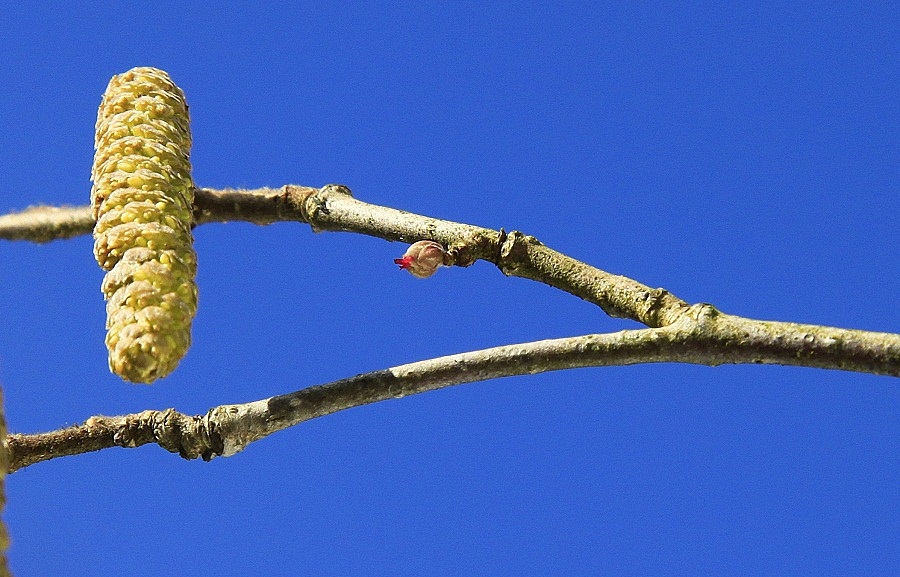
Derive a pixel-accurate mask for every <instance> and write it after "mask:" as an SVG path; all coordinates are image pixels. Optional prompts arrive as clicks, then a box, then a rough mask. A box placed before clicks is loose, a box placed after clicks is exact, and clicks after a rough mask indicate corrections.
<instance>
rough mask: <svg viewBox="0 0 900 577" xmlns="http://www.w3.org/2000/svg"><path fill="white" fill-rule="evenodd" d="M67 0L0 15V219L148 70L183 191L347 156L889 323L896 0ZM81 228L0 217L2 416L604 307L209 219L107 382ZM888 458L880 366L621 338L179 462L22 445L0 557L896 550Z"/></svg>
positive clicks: (894, 476) (888, 568) (891, 444)
mask: <svg viewBox="0 0 900 577" xmlns="http://www.w3.org/2000/svg"><path fill="white" fill-rule="evenodd" d="M87 4H88V3H80V4H77V3H71V4H66V3H57V2H53V3H44V4H37V3H27V4H22V5H19V4H16V3H12V4H10V5H8V6H5V7H4V9H3V11H2V13H0V63H2V66H0V85H2V87H3V97H2V113H0V151H2V153H0V173H2V174H3V184H2V192H0V212H7V211H10V210H14V209H21V208H24V207H26V206H28V205H32V204H37V203H50V204H86V203H87V202H88V198H89V189H90V183H89V173H90V165H91V159H92V154H93V151H92V144H93V141H92V138H93V126H94V121H95V118H96V109H97V105H98V103H99V100H100V95H101V93H102V92H103V90H104V89H105V87H106V84H107V82H108V80H109V78H110V77H111V76H112V75H113V74H116V73H119V72H123V71H125V70H127V69H129V68H131V67H134V66H156V67H160V68H163V69H165V70H167V71H168V72H169V73H170V74H171V76H172V77H173V79H174V80H175V81H176V82H177V83H178V84H179V85H180V86H181V87H182V88H183V89H184V90H185V92H186V94H187V98H188V102H189V104H190V106H191V113H192V121H193V134H194V151H193V165H194V176H195V180H196V182H197V184H198V185H200V186H208V187H225V186H234V187H255V186H264V185H271V186H280V185H282V184H287V183H295V184H303V185H311V186H321V185H324V184H326V183H332V182H337V183H343V184H346V185H348V186H350V187H351V188H352V190H353V191H354V194H355V195H356V196H357V197H358V198H360V199H362V200H365V201H368V202H374V203H378V204H385V205H389V206H394V207H397V208H402V209H405V210H409V211H413V212H418V213H423V214H427V215H431V216H436V217H441V218H446V219H450V220H456V221H461V222H467V223H471V224H478V225H483V226H487V227H492V228H500V227H504V228H506V229H507V230H513V229H516V230H521V231H524V232H526V233H528V234H532V235H535V236H537V237H538V238H539V239H540V240H542V241H543V242H545V243H546V244H549V245H550V246H552V247H554V248H556V249H559V250H562V251H563V252H566V253H568V254H571V255H572V256H575V257H577V258H580V259H583V260H585V261H587V262H589V263H590V264H592V265H595V266H598V267H600V268H602V269H605V270H608V271H611V272H614V273H618V274H624V275H628V276H631V277H633V278H635V279H637V280H639V281H641V282H643V283H646V284H648V285H650V286H654V287H656V286H662V287H665V288H667V289H669V290H670V291H672V292H674V293H675V294H676V295H678V296H680V297H682V298H684V299H685V300H688V301H690V302H710V303H713V304H715V305H716V306H718V307H719V308H720V309H722V310H724V311H726V312H730V313H735V314H740V315H745V316H751V317H755V318H765V319H777V320H791V321H797V322H808V323H820V324H827V325H836V326H842V327H852V328H861V329H870V330H880V331H889V332H897V331H900V311H898V306H897V282H898V278H900V255H898V244H900V242H898V241H900V238H898V236H900V235H898V216H900V201H898V185H900V169H898V159H900V139H898V134H900V111H898V108H900V107H898V86H900V74H898V72H900V61H898V60H900V56H898V48H897V47H898V45H900V25H898V13H897V4H896V3H893V2H885V3H870V2H866V3H860V2H829V3H822V4H821V5H818V6H813V5H809V4H806V3H803V4H802V5H801V4H800V3H761V2H754V3H750V4H751V5H752V7H747V6H745V5H744V3H721V2H694V3H690V6H687V7H673V6H669V5H662V4H657V3H640V4H638V3H631V2H625V3H610V5H609V6H604V5H602V4H600V3H569V4H558V3H548V4H545V5H542V4H532V3H503V4H502V7H500V3H460V2H453V3H448V4H444V5H428V4H423V3H421V2H409V3H383V4H376V3H356V4H352V5H345V4H344V3H340V4H335V5H323V4H313V3H310V4H304V3H296V4H292V5H288V4H281V5H275V4H273V3H266V2H255V3H223V4H224V5H222V6H215V7H213V6H211V4H212V3H206V2H203V3H196V5H191V4H189V3H188V4H180V5H178V7H177V8H176V7H174V6H173V7H165V5H164V4H158V5H157V4H148V3H121V4H114V3H102V2H97V3H90V4H91V7H89V8H83V7H81V6H85V5H87ZM729 4H730V5H729ZM860 5H863V6H860ZM91 244H92V241H91V239H90V238H88V237H82V238H78V239H75V240H70V241H64V242H54V243H51V244H48V245H44V246H38V245H33V244H27V243H10V242H3V243H0V382H2V385H3V388H4V391H5V396H6V412H7V418H8V420H9V424H10V427H11V429H12V430H14V431H19V432H36V431H43V430H51V429H55V428H58V427H61V426H65V425H70V424H73V423H77V422H81V421H83V420H84V419H86V418H87V417H89V416H91V415H95V414H123V413H129V412H137V411H141V410H144V409H163V408H166V407H176V408H177V409H179V410H181V411H184V412H187V413H202V412H205V411H206V410H207V409H208V408H210V407H212V406H215V405H219V404H224V403H238V402H245V401H251V400H256V399H261V398H265V397H268V396H271V395H274V394H280V393H285V392H289V391H292V390H296V389H299V388H303V387H306V386H309V385H313V384H317V383H323V382H328V381H330V380H333V379H338V378H341V377H346V376H350V375H354V374H357V373H361V372H366V371H370V370H377V369H383V368H386V367H390V366H393V365H397V364H401V363H405V362H411V361H415V360H421V359H425V358H430V357H433V356H439V355H444V354H451V353H456V352H462V351H466V350H472V349H479V348H484V347H490V346H495V345H500V344H506V343H513V342H524V341H531V340H537V339H544V338H551V337H563V336H573V335H579V334H585V333H593V332H611V331H617V330H621V329H624V328H636V327H637V325H636V324H635V323H632V322H629V321H622V320H615V319H610V318H607V317H606V316H605V315H604V314H603V313H602V312H601V311H600V310H599V309H597V308H596V307H594V306H591V305H588V304H587V303H584V302H582V301H580V300H578V299H576V298H574V297H571V296H569V295H567V294H564V293H561V292H559V291H556V290H553V289H550V288H549V287H546V286H543V285H541V284H538V283H533V282H528V281H525V280H522V279H510V278H506V277H504V276H503V275H502V274H501V273H500V272H499V271H498V270H497V269H496V268H494V267H492V266H491V265H489V264H486V263H477V264H476V265H474V266H472V267H470V268H468V269H458V268H457V269H450V270H442V271H439V274H437V275H436V276H435V277H433V278H431V279H429V280H425V281H420V280H416V279H414V278H412V277H411V276H409V275H407V274H405V273H401V272H398V271H397V270H396V267H395V266H394V265H393V263H392V259H393V258H395V257H397V256H399V255H400V254H402V252H403V251H404V248H405V247H404V246H402V245H399V244H389V243H387V242H385V241H382V240H379V239H373V238H369V237H363V236H358V235H350V234H334V233H323V234H313V233H312V232H311V231H310V229H309V227H308V226H306V225H301V224H289V223H285V224H277V225H273V226H269V227H257V226H253V225H249V224H243V223H231V224H213V225H205V226H202V227H200V228H198V229H197V230H196V248H197V251H198V253H199V259H200V272H199V285H200V291H201V292H200V295H201V296H200V298H201V301H200V311H199V314H198V316H197V319H196V322H195V325H194V333H193V334H194V346H193V348H192V349H191V351H190V353H189V354H188V356H187V357H186V358H185V360H184V361H183V362H182V364H181V365H180V367H179V368H178V369H177V371H176V372H175V373H174V374H173V375H172V376H171V377H169V378H166V379H165V380H163V381H160V382H158V383H156V384H154V385H153V386H151V387H143V386H133V385H128V384H126V383H124V382H122V381H121V380H119V379H118V378H117V377H115V376H113V375H111V374H110V373H109V372H108V369H107V366H106V349H105V347H104V345H103V336H104V326H103V325H104V305H103V301H102V297H101V294H100V290H99V285H100V280H101V278H102V271H101V270H100V268H99V267H98V266H97V265H96V263H95V262H94V260H93V256H92V253H91ZM898 460H900V390H898V381H897V380H896V379H889V378H886V377H875V376H868V375H856V374H849V373H841V372H828V371H821V370H813V369H802V368H783V367H760V366H746V367H731V366H726V367H718V368H708V367H694V366H680V365H644V366H635V367H619V368H606V369H589V370H577V371H569V372H565V373H555V374H544V375H537V376H531V377H523V378H509V379H503V380H498V381H493V382H486V383H478V384H470V385H463V386H459V387H453V388H451V389H447V390H443V391H438V392H435V393H430V394H425V395H419V396H416V397H411V398H405V399H402V400H396V401H391V402H385V403H381V404H377V405H372V406H368V407H362V408H357V409H353V410H349V411H345V412H343V413H339V414H336V415H332V416H329V417H326V418H322V419H318V420H315V421H312V422H309V423H306V424H303V425H301V426H298V427H296V428H294V429H292V430H289V431H286V432H282V433H279V434H277V435H275V436H273V437H270V438H268V439H265V440H263V441H261V442H259V443H256V444H254V445H252V446H251V447H250V448H249V449H248V450H246V451H245V452H243V453H240V454H238V455H237V456H234V457H231V458H228V459H223V458H220V459H215V460H214V461H212V462H210V463H204V462H202V461H192V462H187V461H183V460H181V459H180V458H178V457H177V456H175V455H172V454H169V453H167V452H165V451H164V450H162V449H160V448H159V447H157V446H146V447H142V448H139V449H133V450H124V449H111V450H107V451H103V452H101V453H95V454H90V455H83V456H78V457H72V458H66V459H60V460H56V461H51V462H47V463H41V464H38V465H34V466H32V467H30V468H28V469H26V470H22V471H20V472H17V473H15V474H14V475H13V476H12V477H10V478H9V479H8V495H9V501H10V503H9V506H8V509H7V511H6V512H5V515H4V516H5V519H6V520H7V522H8V523H9V527H10V530H11V532H12V536H13V548H12V550H11V552H10V558H11V562H12V567H13V569H14V570H15V571H16V573H17V575H20V576H26V575H146V574H147V571H148V570H149V569H148V568H150V567H155V568H157V569H158V568H160V567H165V568H166V569H165V571H166V572H168V573H171V574H183V575H186V574H189V573H190V572H193V571H198V572H203V573H204V574H205V573H210V574H213V573H215V574H232V575H240V574H257V575H273V576H277V575H298V574H310V575H391V576H402V575H410V576H422V575H515V576H522V575H541V576H544V575H598V574H599V575H603V574H610V575H819V576H827V575H868V576H874V575H885V576H888V575H890V576H893V575H897V574H900V544H898V534H900V462H898Z"/></svg>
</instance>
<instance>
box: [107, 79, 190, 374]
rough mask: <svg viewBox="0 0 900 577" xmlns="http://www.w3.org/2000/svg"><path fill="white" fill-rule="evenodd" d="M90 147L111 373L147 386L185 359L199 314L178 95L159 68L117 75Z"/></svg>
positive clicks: (184, 121) (186, 135) (186, 129)
mask: <svg viewBox="0 0 900 577" xmlns="http://www.w3.org/2000/svg"><path fill="white" fill-rule="evenodd" d="M94 145H95V150H96V152H95V154H94V165H93V169H92V171H91V180H92V181H93V186H92V187H91V206H92V208H93V214H94V218H95V220H96V224H95V226H94V256H95V257H96V258H97V262H98V263H99V264H100V266H101V267H103V268H104V269H105V270H107V271H108V272H107V274H106V277H105V278H104V279H103V284H102V285H101V290H102V292H103V295H104V297H105V298H106V301H107V303H106V329H107V333H106V346H107V348H108V349H109V367H110V370H112V372H114V373H115V374H117V375H119V376H120V377H122V378H123V379H126V380H128V381H131V382H135V383H151V382H153V381H155V380H156V379H158V378H160V377H164V376H165V375H167V374H169V373H170V372H172V370H174V369H175V367H176V366H177V365H178V363H179V361H180V360H181V358H182V357H183V356H184V355H185V353H186V352H187V350H188V348H189V347H190V343H191V322H192V320H193V318H194V314H195V313H196V311H197V285H196V282H195V277H196V272H197V257H196V254H195V252H194V249H193V235H192V233H191V224H192V218H193V217H192V206H193V201H194V198H193V182H192V180H191V164H190V147H191V134H190V119H189V117H188V111H187V104H186V103H185V99H184V93H183V92H182V91H181V89H179V88H178V87H177V86H176V85H175V84H174V83H173V82H172V80H171V79H170V78H169V76H168V74H166V73H165V72H163V71H162V70H158V69H156V68H134V69H132V70H129V71H128V72H125V73H123V74H119V75H117V76H114V77H113V78H112V80H110V82H109V86H108V87H107V89H106V92H105V93H104V95H103V99H102V101H101V103H100V110H99V112H98V114H97V126H96V135H95V141H94Z"/></svg>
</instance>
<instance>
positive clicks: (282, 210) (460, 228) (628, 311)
mask: <svg viewBox="0 0 900 577" xmlns="http://www.w3.org/2000/svg"><path fill="white" fill-rule="evenodd" d="M194 216H195V221H196V223H197V224H204V223H209V222H226V221H232V220H241V221H248V222H253V223H256V224H271V223H274V222H279V221H296V222H306V223H309V224H310V225H311V226H312V228H313V230H314V231H316V232H319V231H345V232H356V233H361V234H366V235H369V236H374V237H378V238H383V239H386V240H390V241H400V242H408V243H411V242H414V241H417V240H433V241H436V242H439V243H441V244H442V245H443V246H445V247H447V249H448V253H449V259H450V261H449V263H448V264H452V265H457V266H464V267H465V266H470V265H471V264H473V263H474V262H475V261H476V260H485V261H488V262H491V263H494V264H495V265H496V266H497V267H498V268H499V269H500V270H501V271H503V273H504V274H506V275H508V276H518V277H523V278H528V279H531V280H537V281H540V282H543V283H545V284H547V285H550V286H553V287H556V288H559V289H561V290H564V291H566V292H568V293H570V294H573V295H575V296H577V297H579V298H582V299H584V300H586V301H588V302H592V303H594V304H596V305H598V306H600V307H601V308H602V309H603V310H604V311H606V312H607V313H608V314H609V315H611V316H614V317H622V318H630V319H633V320H636V321H638V322H641V323H643V324H645V325H647V326H650V327H660V326H665V325H668V324H671V323H672V322H674V321H675V320H676V319H677V318H678V317H679V316H680V315H681V314H683V313H684V311H685V310H686V309H687V307H688V304H687V303H686V302H684V301H682V300H681V299H679V298H677V297H675V296H674V295H672V294H670V293H669V292H668V291H666V290H664V289H659V288H657V289H653V288H651V287H648V286H645V285H643V284H641V283H639V282H637V281H634V280H632V279H629V278H626V277H623V276H618V275H614V274H610V273H608V272H605V271H602V270H600V269H598V268H595V267H592V266H590V265H587V264H585V263H583V262H581V261H578V260H575V259H573V258H571V257H568V256H566V255H564V254H562V253H559V252H557V251H555V250H552V249H550V248H548V247H546V246H544V245H543V244H541V243H540V242H539V241H538V240H537V239H536V238H534V237H532V236H527V235H524V234H522V233H520V232H515V231H513V232H510V233H506V232H505V231H503V230H500V231H496V230H491V229H487V228H481V227H477V226H472V225H467V224H461V223H456V222H451V221H447V220H440V219H436V218H430V217H426V216H421V215H417V214H412V213H409V212H405V211H402V210H397V209H394V208H388V207H384V206H379V205H374V204H369V203H365V202H362V201H360V200H357V199H355V198H353V196H352V195H351V193H350V190H349V189H348V188H346V187H344V186H340V185H328V186H325V187H323V188H321V189H316V188H309V187H302V186H293V185H286V186H283V187H281V188H279V189H271V188H261V189H256V190H232V189H224V190H212V189H197V190H196V194H195V208H194ZM92 227H93V221H92V219H91V216H90V212H89V209H88V208H87V207H78V208H54V207H40V206H39V207H32V208H30V209H26V210H25V211H23V212H19V213H13V214H8V215H3V216H0V239H8V240H30V241H34V242H47V241H49V240H52V239H55V238H70V237H72V236H77V235H79V234H88V233H89V232H91V229H92Z"/></svg>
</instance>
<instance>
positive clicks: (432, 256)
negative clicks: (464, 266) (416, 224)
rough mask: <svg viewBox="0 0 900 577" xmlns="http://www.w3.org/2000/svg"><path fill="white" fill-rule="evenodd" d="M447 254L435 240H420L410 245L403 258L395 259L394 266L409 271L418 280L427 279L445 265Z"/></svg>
mask: <svg viewBox="0 0 900 577" xmlns="http://www.w3.org/2000/svg"><path fill="white" fill-rule="evenodd" d="M446 256H447V252H446V251H445V250H444V247H442V246H441V245H440V244H438V243H436V242H434V241H433V240H420V241H419V242H414V243H413V244H411V245H409V248H408V249H406V252H405V253H403V257H402V258H395V259H394V264H398V265H400V268H401V269H403V270H408V271H409V273H410V274H411V275H413V276H414V277H416V278H427V277H430V276H431V275H433V274H434V271H436V270H437V269H438V267H440V266H441V265H442V264H444V257H446Z"/></svg>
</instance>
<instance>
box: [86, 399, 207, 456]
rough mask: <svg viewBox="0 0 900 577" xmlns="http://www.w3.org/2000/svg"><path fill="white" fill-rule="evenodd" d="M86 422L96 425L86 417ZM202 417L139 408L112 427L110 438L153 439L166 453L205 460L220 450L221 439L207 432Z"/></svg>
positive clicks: (123, 441) (127, 443)
mask: <svg viewBox="0 0 900 577" xmlns="http://www.w3.org/2000/svg"><path fill="white" fill-rule="evenodd" d="M86 424H87V426H89V427H90V426H97V425H99V424H100V423H98V422H97V421H96V420H93V419H92V420H89V422H88V423H86ZM209 429H210V428H209V426H208V422H207V419H206V418H205V417H201V416H188V415H185V414H183V413H179V412H178V411H176V410H175V409H166V410H165V411H143V412H141V413H137V414H135V415H128V416H126V417H124V419H122V422H121V423H120V424H119V425H118V427H116V431H115V433H114V435H113V442H114V443H115V444H116V445H118V446H120V447H138V446H140V445H146V444H147V443H157V444H158V445H159V446H160V447H162V448H164V449H165V450H167V451H169V452H170V453H178V454H179V455H181V457H183V458H185V459H189V460H190V459H196V458H198V457H199V458H202V459H203V460H204V461H209V460H210V459H212V458H213V457H214V456H215V455H219V454H221V453H222V443H221V441H220V440H217V437H216V436H215V435H211V434H210V430H209Z"/></svg>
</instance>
